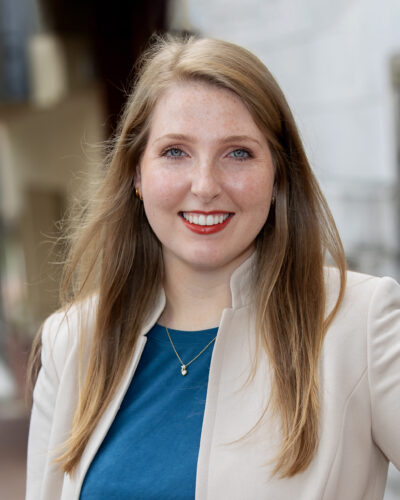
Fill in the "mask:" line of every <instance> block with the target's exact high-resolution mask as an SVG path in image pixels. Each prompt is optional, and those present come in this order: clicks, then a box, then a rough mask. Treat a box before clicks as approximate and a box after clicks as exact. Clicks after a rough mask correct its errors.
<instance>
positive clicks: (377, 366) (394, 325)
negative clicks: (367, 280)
mask: <svg viewBox="0 0 400 500" xmlns="http://www.w3.org/2000/svg"><path fill="white" fill-rule="evenodd" d="M378 281H379V283H378V285H377V287H376V288H375V291H374V293H373V295H372V298H371V303H370V308H369V316H368V351H367V355H368V376H369V384H370V392H371V406H372V408H371V410H372V437H373V439H374V441H375V443H376V444H377V446H378V447H379V448H380V449H381V451H382V452H383V453H384V454H385V455H386V457H387V458H388V459H389V460H390V461H391V462H392V463H393V464H394V465H395V466H396V467H397V468H398V469H400V286H399V285H398V283H396V281H394V280H393V279H391V278H381V279H379V280H378Z"/></svg>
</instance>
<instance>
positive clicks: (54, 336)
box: [41, 296, 97, 376]
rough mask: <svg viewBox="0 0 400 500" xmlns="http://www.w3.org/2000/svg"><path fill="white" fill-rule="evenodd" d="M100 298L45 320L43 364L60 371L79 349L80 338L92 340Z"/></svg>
mask: <svg viewBox="0 0 400 500" xmlns="http://www.w3.org/2000/svg"><path fill="white" fill-rule="evenodd" d="M96 309H97V297H95V296H92V297H89V298H86V299H85V300H83V301H81V302H78V303H76V304H73V305H71V306H68V307H66V308H64V309H61V310H59V311H56V312H55V313H53V314H52V315H51V316H49V317H48V318H47V319H46V320H45V321H44V323H43V327H42V335H41V341H42V342H41V343H42V355H41V356H42V366H43V365H52V367H53V370H54V371H55V373H56V374H57V375H58V376H60V373H61V372H62V370H63V367H64V366H65V364H66V362H67V360H68V357H70V356H71V355H74V354H75V353H76V352H77V349H78V347H79V344H80V341H81V340H83V341H85V342H86V341H89V340H90V336H91V333H92V331H93V326H94V322H95V317H96Z"/></svg>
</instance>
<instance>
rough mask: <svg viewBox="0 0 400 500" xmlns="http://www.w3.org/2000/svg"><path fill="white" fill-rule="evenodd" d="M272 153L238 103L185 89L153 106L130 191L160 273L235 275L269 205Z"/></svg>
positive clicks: (193, 85)
mask: <svg viewBox="0 0 400 500" xmlns="http://www.w3.org/2000/svg"><path fill="white" fill-rule="evenodd" d="M273 184H274V166H273V163H272V158H271V153H270V149H269V147H268V144H267V141H266V139H265V138H264V136H263V134H262V133H261V131H260V130H259V128H258V127H257V125H256V124H255V122H254V120H253V118H252V116H251V115H250V113H249V111H248V110H247V108H246V106H245V105H244V103H243V102H242V100H241V99H240V98H239V97H238V96H236V94H234V93H232V92H230V91H229V90H226V89H221V88H218V87H216V86H213V85H210V84H207V83H202V82H196V81H190V82H180V83H176V84H174V85H173V86H172V87H170V88H169V89H168V90H167V91H166V92H165V93H164V94H163V95H162V97H161V98H160V99H159V100H158V102H157V104H156V106H155V109H154V112H153V115H152V119H151V126H150V133H149V138H148V142H147V145H146V148H145V151H144V153H143V155H142V158H141V161H140V164H139V168H138V172H137V176H136V182H135V186H136V187H137V188H138V189H139V190H140V192H141V193H142V196H143V203H144V209H145V212H146V215H147V219H148V221H149V223H150V226H151V227H152V229H153V231H154V233H155V234H156V236H157V237H158V239H159V240H160V242H161V244H162V248H163V256H164V263H165V265H166V266H169V265H171V266H173V265H175V264H178V263H179V264H185V265H187V266H190V267H191V268H196V269H201V270H211V269H212V270H215V269H217V268H222V267H224V266H229V267H230V268H235V267H237V266H238V265H240V264H241V263H242V262H243V261H244V260H245V259H246V258H247V257H248V255H250V254H251V253H252V251H253V248H254V240H255V238H256V236H257V234H258V233H259V231H260V230H261V228H262V227H263V225H264V223H265V221H266V219H267V216H268V212H269V209H270V205H271V197H272V190H273Z"/></svg>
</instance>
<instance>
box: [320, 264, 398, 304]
mask: <svg viewBox="0 0 400 500" xmlns="http://www.w3.org/2000/svg"><path fill="white" fill-rule="evenodd" d="M339 288H340V275H339V271H338V269H337V268H334V267H325V289H326V299H327V307H328V310H330V309H331V308H332V307H333V306H334V304H335V302H336V299H337V297H338V293H339ZM399 293H400V286H399V284H398V283H397V282H396V281H395V280H394V279H393V278H390V277H387V276H385V277H383V278H380V277H377V276H371V275H369V274H362V273H358V272H354V271H347V272H346V286H345V294H344V298H343V303H342V307H341V309H346V308H347V307H351V306H352V307H355V308H356V310H359V309H364V310H365V309H369V308H370V307H371V306H374V305H377V304H379V303H382V304H384V303H390V302H393V300H392V299H395V297H398V296H399ZM397 300H398V299H397Z"/></svg>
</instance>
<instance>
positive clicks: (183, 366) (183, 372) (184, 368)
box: [181, 365, 187, 376]
mask: <svg viewBox="0 0 400 500" xmlns="http://www.w3.org/2000/svg"><path fill="white" fill-rule="evenodd" d="M181 373H182V375H183V376H185V375H187V370H186V365H182V366H181Z"/></svg>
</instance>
